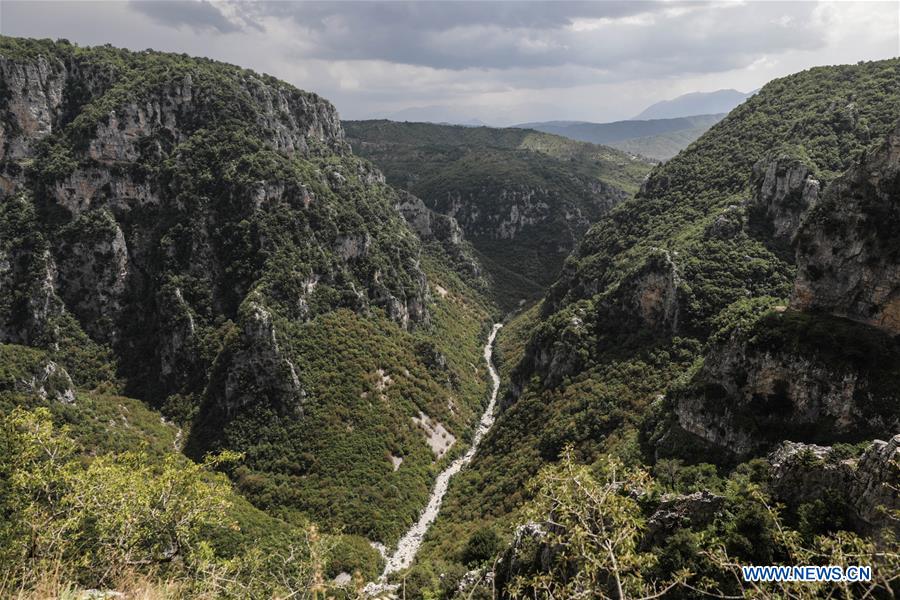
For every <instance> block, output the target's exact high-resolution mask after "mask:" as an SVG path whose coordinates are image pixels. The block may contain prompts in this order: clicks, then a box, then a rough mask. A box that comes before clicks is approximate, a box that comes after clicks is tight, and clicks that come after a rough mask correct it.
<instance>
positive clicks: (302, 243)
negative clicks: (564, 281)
mask: <svg viewBox="0 0 900 600" xmlns="http://www.w3.org/2000/svg"><path fill="white" fill-rule="evenodd" d="M111 65H116V66H114V67H113V66H111ZM403 202H404V201H402V200H399V199H398V198H397V196H396V194H395V193H394V192H393V190H391V189H390V188H389V187H387V185H386V184H385V183H384V178H383V177H382V176H381V174H380V173H378V171H376V170H374V169H373V168H372V167H371V165H369V164H368V163H366V162H365V161H362V160H359V159H357V158H355V157H354V156H352V154H351V153H350V150H349V146H348V145H347V144H346V142H345V140H344V133H343V129H342V127H341V123H340V121H339V119H338V116H337V112H336V111H335V110H334V107H333V106H332V105H331V104H329V103H328V102H326V101H325V100H323V99H321V98H319V97H318V96H316V95H315V94H311V93H308V92H303V91H301V90H298V89H296V88H293V87H292V86H290V85H287V84H284V83H282V82H279V81H277V80H275V79H273V78H270V77H266V76H261V75H258V74H256V73H253V72H250V71H246V70H242V69H239V68H237V67H232V66H229V65H223V64H216V63H213V62H211V61H204V60H194V59H189V58H186V57H184V56H178V55H168V54H161V53H154V52H149V51H148V52H139V53H131V52H127V51H120V50H115V49H112V48H108V47H106V48H98V49H93V50H86V49H79V50H78V51H76V50H75V49H74V48H73V47H72V46H70V45H68V44H67V43H64V42H60V43H56V44H54V43H50V42H40V41H32V40H21V41H17V42H15V43H10V44H9V45H8V46H0V292H2V293H3V294H4V295H6V300H5V301H3V302H0V342H15V343H26V344H34V345H39V346H42V347H45V348H49V349H57V350H60V349H62V350H60V351H61V352H62V353H64V351H65V348H66V347H71V346H73V345H76V346H77V345H83V344H85V343H87V344H96V345H98V347H100V346H106V347H108V348H110V349H111V350H112V351H113V352H114V354H115V355H116V358H117V359H118V360H119V366H120V369H121V370H122V371H123V375H125V376H126V377H127V378H128V380H129V381H130V382H132V384H131V385H133V389H131V390H129V391H131V392H133V393H135V394H137V395H139V396H141V397H148V396H149V397H154V398H157V399H158V398H165V397H166V396H167V395H170V394H173V393H194V394H199V393H202V392H203V390H204V389H205V388H206V381H205V379H204V377H205V375H204V373H206V372H207V371H208V369H209V368H210V367H211V364H212V361H213V360H214V359H215V356H210V355H209V353H208V352H207V351H205V350H203V348H204V345H206V347H207V348H208V347H209V346H208V344H209V342H210V340H211V339H214V338H215V337H216V334H214V333H213V332H214V331H215V330H216V329H218V328H220V327H221V326H222V324H223V323H225V322H226V321H228V320H231V321H232V322H236V324H237V328H238V330H239V331H241V332H243V333H242V335H241V336H239V337H240V344H243V346H241V347H242V348H244V349H246V350H247V352H249V353H250V354H252V353H253V352H256V351H257V350H258V351H259V354H260V356H262V357H268V358H267V359H265V360H262V359H261V362H258V363H255V364H252V365H251V364H249V363H247V361H246V360H245V361H243V362H241V360H242V359H241V357H242V356H244V358H246V356H245V355H243V354H242V353H241V351H239V350H235V351H234V352H231V353H230V354H229V355H230V356H232V357H234V358H235V360H237V362H238V364H236V365H235V372H236V373H244V374H248V378H247V379H246V381H245V382H244V383H249V382H251V381H252V382H254V384H258V385H260V386H261V387H262V388H265V389H270V390H274V391H273V393H274V394H275V395H276V396H280V395H285V394H286V395H288V396H292V395H296V394H299V392H298V390H297V386H296V385H295V383H296V380H297V377H298V376H297V374H296V373H294V374H293V375H292V374H291V372H290V371H291V370H290V369H287V368H286V367H285V366H284V361H283V360H281V359H278V358H275V357H274V355H272V352H273V349H272V347H271V343H270V342H271V340H272V339H275V338H273V337H272V335H269V334H273V335H274V331H275V329H277V327H278V326H277V323H278V319H276V318H275V315H279V316H281V317H284V318H287V319H300V320H303V319H309V318H312V317H314V316H315V315H316V314H317V313H321V312H323V311H327V310H331V309H333V308H336V307H347V308H350V309H352V310H355V311H358V312H366V311H369V310H370V309H372V308H380V309H383V310H384V311H385V313H387V314H388V316H389V317H390V318H391V319H393V320H395V321H396V322H397V323H398V324H400V325H401V326H402V327H404V328H413V327H416V326H418V325H419V324H421V323H425V322H427V321H428V312H427V309H426V306H427V302H428V298H429V293H430V291H429V289H430V286H429V285H428V282H427V279H426V277H425V274H424V272H423V271H422V269H421V268H420V266H419V254H420V252H421V245H420V242H419V240H417V239H416V237H415V235H413V233H412V232H411V231H410V230H409V229H408V228H407V226H406V224H405V223H404V222H403V219H402V218H401V216H400V215H399V214H398V210H397V208H398V205H401V204H403ZM363 215H364V216H363ZM412 220H413V221H415V222H417V223H418V224H419V225H422V223H421V218H419V219H418V221H417V220H416V219H412ZM425 228H426V229H428V235H431V236H433V237H434V238H435V239H439V240H441V243H446V245H447V247H450V248H453V247H458V246H459V245H460V243H461V241H460V240H459V236H458V234H459V232H458V228H457V229H454V228H455V224H454V223H453V222H452V221H451V220H446V222H445V221H440V220H438V219H432V220H431V221H430V222H429V223H427V224H425ZM426 237H427V236H426ZM461 252H462V251H460V253H461ZM254 291H256V292H258V293H259V294H260V297H261V298H262V300H261V301H259V302H257V303H256V305H257V306H258V307H259V308H260V311H263V312H265V313H266V314H270V316H271V317H272V318H271V319H263V320H262V321H260V318H258V317H259V315H260V314H262V312H259V311H253V310H239V309H240V307H241V306H242V304H243V303H244V301H245V299H246V297H247V296H248V295H249V294H251V293H253V292H254ZM263 321H265V323H267V325H263V324H261V323H262V322H263ZM267 332H268V333H267ZM257 333H259V334H260V335H256V334H257ZM84 334H86V335H84ZM262 334H265V335H262ZM211 336H212V337H211ZM254 344H258V345H259V348H257V349H248V345H250V346H252V345H254ZM275 353H276V354H277V351H276V352H275ZM269 359H271V360H269ZM251 362H252V361H251ZM245 363H247V364H245ZM249 374H252V376H250V375H249ZM235 377H238V376H237V375H234V376H232V379H230V380H229V384H228V385H226V386H224V387H222V388H221V389H223V390H225V389H227V390H230V391H229V392H228V393H227V394H225V396H226V397H225V398H224V399H223V401H224V403H225V404H226V405H231V404H234V403H240V402H244V401H246V397H245V394H246V391H244V392H240V391H238V390H237V387H238V381H237V379H234V378H235ZM266 377H269V378H270V381H267V382H266V384H265V385H262V383H263V382H262V381H261V378H266ZM213 387H216V386H213ZM276 392H277V393H276Z"/></svg>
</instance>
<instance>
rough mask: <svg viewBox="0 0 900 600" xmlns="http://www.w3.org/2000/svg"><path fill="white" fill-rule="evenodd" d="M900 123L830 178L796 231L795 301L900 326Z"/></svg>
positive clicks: (890, 328) (889, 328)
mask: <svg viewBox="0 0 900 600" xmlns="http://www.w3.org/2000/svg"><path fill="white" fill-rule="evenodd" d="M898 231H900V128H898V129H897V130H896V131H894V133H893V134H891V135H890V136H888V138H887V140H886V141H885V142H884V143H883V144H882V145H881V146H880V147H879V148H878V149H877V150H876V151H875V152H873V153H871V154H869V155H868V156H866V157H865V158H864V159H863V161H862V162H861V164H859V165H857V166H855V167H854V168H852V169H851V170H850V171H849V172H848V173H846V174H845V175H844V176H842V177H840V178H839V179H837V180H836V181H834V182H833V183H832V184H831V185H829V187H828V189H827V190H826V192H825V195H824V197H823V199H822V201H821V203H820V205H819V206H818V208H817V209H816V210H815V211H813V213H812V214H811V215H810V217H809V219H807V221H806V223H805V225H804V226H803V227H802V229H801V230H800V232H799V234H798V241H797V279H796V284H795V287H794V293H793V296H792V298H791V305H792V306H793V307H795V308H797V309H799V310H818V311H825V312H829V313H832V314H836V315H841V316H845V317H848V318H851V319H854V320H858V321H862V322H864V323H868V324H871V325H875V326H877V327H881V328H883V329H885V330H887V331H889V332H891V333H893V334H897V333H900V236H898V235H897V232H898Z"/></svg>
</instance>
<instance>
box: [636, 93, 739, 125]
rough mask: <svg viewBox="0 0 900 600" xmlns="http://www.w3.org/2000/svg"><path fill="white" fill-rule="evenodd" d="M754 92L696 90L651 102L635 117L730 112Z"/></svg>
mask: <svg viewBox="0 0 900 600" xmlns="http://www.w3.org/2000/svg"><path fill="white" fill-rule="evenodd" d="M752 94H753V92H748V93H746V94H745V93H744V92H739V91H737V90H718V91H715V92H694V93H691V94H684V95H682V96H678V97H677V98H672V99H671V100H663V101H662V102H657V103H656V104H651V105H650V106H648V107H647V108H645V109H644V110H643V111H641V113H640V114H638V115H636V116H635V117H634V118H635V119H674V118H678V117H688V116H691V115H709V114H717V113H727V112H730V111H731V109H733V108H734V107H735V106H737V105H739V104H740V103H741V102H743V101H744V100H746V99H747V98H749V97H750V96H751V95H752Z"/></svg>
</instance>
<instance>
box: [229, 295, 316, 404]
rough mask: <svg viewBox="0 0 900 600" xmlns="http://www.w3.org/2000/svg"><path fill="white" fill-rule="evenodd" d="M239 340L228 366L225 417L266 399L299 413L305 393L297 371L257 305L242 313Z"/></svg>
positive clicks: (272, 326)
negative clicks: (247, 405)
mask: <svg viewBox="0 0 900 600" xmlns="http://www.w3.org/2000/svg"><path fill="white" fill-rule="evenodd" d="M242 312H243V315H242V327H241V334H240V339H239V340H238V342H237V344H236V348H235V349H234V350H233V352H232V353H231V357H230V358H231V359H230V361H229V362H228V366H227V369H226V371H227V378H226V380H225V390H224V391H225V393H224V398H223V402H222V405H221V406H222V407H223V408H224V409H225V412H226V413H230V412H233V411H235V410H237V409H238V408H240V407H242V406H244V405H246V404H248V403H250V402H258V401H260V400H261V399H266V400H268V401H269V402H270V403H272V404H274V405H275V406H277V407H279V408H282V409H286V410H288V411H295V412H297V413H300V412H301V411H302V402H303V399H304V398H305V397H306V392H305V391H304V390H303V387H302V385H301V384H300V379H299V377H298V374H297V369H296V367H295V366H294V364H293V363H292V362H291V361H290V359H289V358H287V357H285V356H284V355H283V353H282V351H281V348H280V347H279V345H278V339H277V337H276V333H275V325H274V324H273V323H272V314H271V313H270V312H269V311H268V310H266V308H265V307H264V306H262V305H260V304H258V303H256V302H250V304H249V306H247V307H246V308H245V309H244V310H243V311H242Z"/></svg>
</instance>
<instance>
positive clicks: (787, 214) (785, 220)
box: [751, 155, 820, 244]
mask: <svg viewBox="0 0 900 600" xmlns="http://www.w3.org/2000/svg"><path fill="white" fill-rule="evenodd" d="M752 177H753V178H752V183H753V198H752V200H751V207H752V208H753V209H755V210H757V211H759V212H761V213H762V214H763V215H764V218H765V219H766V220H767V221H768V222H769V223H770V224H771V226H772V229H773V231H772V235H773V236H774V237H775V239H776V240H778V241H780V242H782V243H785V244H788V243H790V242H792V241H793V239H794V236H795V235H796V234H797V231H798V230H799V229H800V225H801V223H802V221H803V219H804V218H805V217H806V215H807V214H808V212H809V211H810V209H812V208H813V207H814V206H815V205H816V203H817V202H818V198H819V188H820V183H819V180H818V179H816V178H814V177H813V174H812V171H811V170H810V168H809V166H807V165H806V164H804V163H803V161H801V160H800V159H797V158H794V157H791V156H786V155H781V156H778V157H777V158H774V159H771V160H761V161H759V162H757V163H756V164H755V165H754V166H753V176H752Z"/></svg>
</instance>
